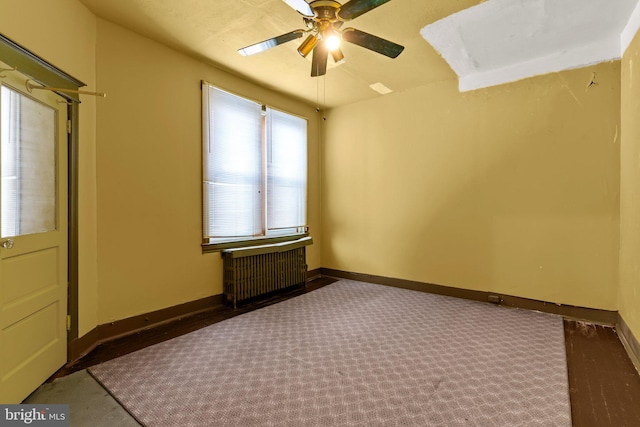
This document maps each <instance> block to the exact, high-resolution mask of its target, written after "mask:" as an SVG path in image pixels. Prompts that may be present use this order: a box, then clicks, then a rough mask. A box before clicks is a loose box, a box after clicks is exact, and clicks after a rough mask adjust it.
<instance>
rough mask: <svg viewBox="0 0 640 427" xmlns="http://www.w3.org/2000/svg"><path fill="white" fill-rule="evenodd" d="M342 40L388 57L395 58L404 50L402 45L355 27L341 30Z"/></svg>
mask: <svg viewBox="0 0 640 427" xmlns="http://www.w3.org/2000/svg"><path fill="white" fill-rule="evenodd" d="M342 40H344V41H347V42H349V43H353V44H357V45H358V46H362V47H364V48H367V49H369V50H372V51H374V52H378V53H380V54H382V55H385V56H388V57H389V58H396V57H397V56H398V55H400V53H402V51H403V50H404V46H400V45H399V44H396V43H393V42H390V41H389V40H385V39H383V38H380V37H378V36H374V35H373V34H369V33H365V32H364V31H360V30H356V29H355V28H345V29H344V30H343V31H342Z"/></svg>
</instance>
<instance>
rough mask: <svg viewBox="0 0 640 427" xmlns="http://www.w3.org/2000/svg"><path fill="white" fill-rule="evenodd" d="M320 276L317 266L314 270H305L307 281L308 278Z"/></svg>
mask: <svg viewBox="0 0 640 427" xmlns="http://www.w3.org/2000/svg"><path fill="white" fill-rule="evenodd" d="M320 276H322V272H321V271H320V269H319V268H316V269H314V270H308V271H307V282H308V281H309V280H313V279H315V278H316V277H320Z"/></svg>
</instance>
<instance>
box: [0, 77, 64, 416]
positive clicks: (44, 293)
mask: <svg viewBox="0 0 640 427" xmlns="http://www.w3.org/2000/svg"><path fill="white" fill-rule="evenodd" d="M0 82H1V101H0V116H1V120H0V134H1V138H0V148H1V150H0V176H1V186H0V228H1V230H0V403H5V404H6V403H20V402H21V401H22V400H23V399H24V398H25V397H27V396H28V395H29V394H30V393H31V392H32V391H34V390H35V389H36V388H37V387H38V386H40V385H41V384H42V383H43V382H44V381H45V380H46V379H47V378H48V377H49V376H51V375H52V374H53V373H55V371H56V370H57V369H59V368H60V367H61V366H62V365H63V364H64V363H65V362H66V358H67V339H66V316H67V132H66V122H67V108H66V107H67V106H66V102H64V101H63V100H62V98H61V97H59V96H58V95H56V94H54V93H52V92H50V91H47V90H40V91H36V90H34V91H33V93H29V92H27V91H26V89H25V88H26V87H25V79H24V78H23V76H22V75H21V74H20V73H18V72H11V73H8V75H7V77H6V78H2V79H0Z"/></svg>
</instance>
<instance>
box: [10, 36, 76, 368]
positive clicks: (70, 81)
mask: <svg viewBox="0 0 640 427" xmlns="http://www.w3.org/2000/svg"><path fill="white" fill-rule="evenodd" d="M0 61H2V62H4V63H5V64H7V65H8V66H10V67H16V68H17V70H18V71H19V72H20V73H22V74H25V75H27V76H28V77H29V78H30V79H32V80H34V81H35V82H37V83H40V84H42V85H43V86H49V87H55V88H61V89H69V90H78V89H79V88H81V87H84V86H86V84H84V83H82V82H81V81H80V80H78V79H76V78H75V77H73V76H71V75H69V74H67V73H65V72H64V71H62V70H61V69H59V68H57V67H56V66H54V65H52V64H50V63H48V62H47V61H45V60H44V59H42V58H40V57H39V56H37V55H35V54H34V53H32V52H31V51H29V50H28V49H26V48H24V47H22V46H20V45H19V44H17V43H15V42H14V41H12V40H10V39H9V38H7V37H5V36H4V35H3V34H0ZM4 72H5V73H9V72H11V71H4ZM56 93H57V94H58V95H60V96H61V97H63V98H64V99H66V100H67V118H68V120H70V126H69V125H68V126H67V130H68V133H67V137H68V139H69V141H68V154H67V155H68V165H69V169H68V171H67V174H68V186H69V189H68V208H69V209H68V216H69V218H68V222H69V224H68V242H67V245H68V251H69V254H68V264H69V265H68V268H67V274H68V284H69V285H68V295H67V315H68V316H69V317H67V319H69V320H68V321H67V360H69V355H70V352H69V343H70V342H72V341H73V340H74V339H76V338H78V179H79V177H78V164H79V158H78V148H79V147H78V142H79V141H78V130H79V127H78V122H79V110H80V108H79V107H80V98H79V95H78V94H75V93H67V92H60V91H56Z"/></svg>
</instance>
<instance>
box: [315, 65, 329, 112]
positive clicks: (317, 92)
mask: <svg viewBox="0 0 640 427" xmlns="http://www.w3.org/2000/svg"><path fill="white" fill-rule="evenodd" d="M321 78H322V103H321V102H320V79H321ZM325 78H326V74H325V75H323V76H321V77H316V113H319V112H320V111H322V120H327V116H326V115H325V111H326V108H325V104H326V102H327V85H326V82H325ZM321 106H322V107H323V108H320V107H321Z"/></svg>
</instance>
